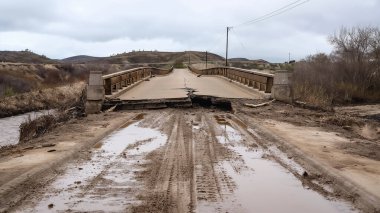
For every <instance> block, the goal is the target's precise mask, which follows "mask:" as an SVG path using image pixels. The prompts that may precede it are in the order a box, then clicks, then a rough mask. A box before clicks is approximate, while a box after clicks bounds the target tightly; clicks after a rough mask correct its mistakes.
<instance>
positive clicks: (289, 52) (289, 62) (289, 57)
mask: <svg viewBox="0 0 380 213" xmlns="http://www.w3.org/2000/svg"><path fill="white" fill-rule="evenodd" d="M288 64H290V52H289V60H288Z"/></svg>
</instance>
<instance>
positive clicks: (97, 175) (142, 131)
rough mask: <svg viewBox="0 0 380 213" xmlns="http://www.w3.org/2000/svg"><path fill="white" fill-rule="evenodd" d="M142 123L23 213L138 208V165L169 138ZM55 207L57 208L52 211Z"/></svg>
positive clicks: (114, 138) (102, 146) (113, 138)
mask: <svg viewBox="0 0 380 213" xmlns="http://www.w3.org/2000/svg"><path fill="white" fill-rule="evenodd" d="M138 125H139V122H137V123H134V124H131V125H130V126H128V127H126V128H123V129H120V130H119V131H117V132H115V133H113V134H112V135H110V136H109V137H107V138H105V139H104V140H103V141H101V142H100V143H98V144H97V145H96V146H95V147H94V149H93V150H92V156H91V159H89V160H88V161H85V162H81V163H73V164H72V165H69V169H67V170H66V171H65V173H64V174H63V175H62V176H61V177H58V178H57V179H56V180H55V181H54V182H53V183H52V184H51V185H50V186H49V187H46V188H45V190H46V191H47V192H44V193H43V195H42V198H41V197H40V198H36V199H38V200H34V201H32V203H34V204H33V205H32V206H24V207H22V208H21V209H20V210H19V212H24V211H26V210H27V211H28V212H57V211H58V212H60V211H61V212H66V211H74V212H78V211H79V212H83V211H86V212H87V211H100V212H102V211H104V210H105V209H107V211H109V212H124V211H125V209H126V208H127V207H128V206H130V205H131V204H136V202H138V201H137V199H136V198H135V194H136V193H134V190H137V188H138V187H142V186H141V184H143V183H139V182H138V181H136V180H135V172H136V171H138V168H137V164H139V163H143V161H144V157H145V155H146V154H147V153H149V152H151V151H153V150H155V149H157V148H159V147H160V146H162V145H164V144H165V143H166V141H167V136H166V135H164V134H162V133H161V132H159V131H158V130H155V129H150V128H143V127H139V126H138ZM50 204H53V205H54V206H53V208H48V206H49V205H50Z"/></svg>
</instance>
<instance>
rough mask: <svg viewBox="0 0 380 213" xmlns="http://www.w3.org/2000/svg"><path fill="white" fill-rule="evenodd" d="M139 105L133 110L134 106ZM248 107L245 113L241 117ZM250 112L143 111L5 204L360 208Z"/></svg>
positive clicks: (33, 207)
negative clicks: (282, 144) (271, 135)
mask: <svg viewBox="0 0 380 213" xmlns="http://www.w3.org/2000/svg"><path fill="white" fill-rule="evenodd" d="M134 112H136V111H134ZM241 116H244V118H245V119H242V118H241ZM250 116H252V115H248V114H244V113H235V114H234V113H230V112H224V111H219V110H216V109H186V110H183V109H165V110H157V111H140V112H139V113H138V114H137V113H136V116H135V117H134V118H133V119H131V120H130V121H129V122H127V123H126V124H125V125H124V126H123V127H121V128H120V129H118V130H116V131H115V132H113V133H112V134H110V135H109V136H107V137H106V138H104V139H103V140H101V141H100V142H98V143H96V144H95V145H94V146H93V147H92V148H90V149H88V150H85V151H83V152H81V154H80V156H79V157H77V158H75V160H71V161H68V162H67V163H66V164H64V165H62V166H60V167H57V168H55V172H54V173H52V174H50V175H48V176H46V177H45V178H44V179H43V180H41V181H45V182H44V185H43V187H40V188H36V189H34V190H33V193H30V194H29V195H28V196H26V197H25V198H24V199H22V200H21V201H20V202H18V203H16V204H15V205H14V206H13V207H12V208H10V209H8V210H9V211H10V212H358V211H359V210H357V209H356V208H354V205H353V204H352V203H351V202H350V201H349V200H348V199H347V197H346V196H343V194H337V193H336V192H335V190H334V185H333V183H331V182H328V181H323V179H321V178H317V177H313V175H312V172H311V171H310V170H306V169H305V167H304V166H302V165H300V164H298V163H297V162H296V161H294V160H293V157H292V156H290V155H288V154H287V153H285V152H283V151H281V150H280V148H281V147H278V146H276V145H274V144H273V143H270V142H269V141H270V139H268V137H267V136H266V133H263V132H261V130H260V128H257V126H258V125H259V124H257V123H256V124H253V123H252V121H251V120H250V119H247V117H248V118H249V117H250Z"/></svg>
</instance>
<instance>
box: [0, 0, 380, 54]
mask: <svg viewBox="0 0 380 213" xmlns="http://www.w3.org/2000/svg"><path fill="white" fill-rule="evenodd" d="M290 2H291V1H289V0H267V1H258V0H234V1H220V0H208V1H204V0H202V1H201V0H191V1H189V0H161V1H153V0H126V1H125V0H124V1H123V0H109V1H101V0H80V1H78V0H66V1H59V0H29V1H22V0H12V1H0V49H1V50H3V49H8V50H20V49H25V48H29V49H32V50H33V51H35V52H38V53H41V54H46V55H47V56H49V57H52V58H63V57H68V56H71V55H76V54H89V55H97V56H106V55H109V54H112V53H117V52H124V51H130V50H132V49H146V50H154V49H157V50H165V51H182V50H189V49H191V50H201V51H206V50H207V51H213V52H216V53H218V54H221V55H224V47H225V27H226V26H231V25H232V26H233V25H237V24H240V23H242V22H245V21H247V20H249V19H252V18H256V17H259V16H261V15H264V14H266V13H268V12H270V11H273V10H274V9H277V8H279V7H281V6H283V5H286V4H288V3H290ZM379 10H380V2H379V1H378V0H362V1H359V0H349V1H347V0H346V1H344V0H336V1H328V0H319V1H317V0H311V1H310V2H308V3H306V4H304V5H302V6H300V7H298V8H295V9H293V10H291V11H289V12H287V13H284V14H281V15H279V16H276V17H273V18H271V19H268V20H265V21H263V22H259V23H255V24H252V25H247V26H241V27H237V28H235V29H234V30H233V31H232V32H231V53H230V55H231V57H248V58H264V59H267V60H270V61H284V60H286V59H287V57H288V52H291V54H292V56H293V57H294V58H295V59H300V58H303V57H305V56H306V55H308V54H313V53H316V52H329V51H331V47H330V45H329V44H328V42H327V36H328V35H331V34H333V33H334V32H335V31H336V30H338V29H339V28H340V27H341V26H348V27H350V26H357V25H359V26H368V25H371V26H379V25H380V13H379V12H378V11H379Z"/></svg>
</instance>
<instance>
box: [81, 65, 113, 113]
mask: <svg viewBox="0 0 380 213" xmlns="http://www.w3.org/2000/svg"><path fill="white" fill-rule="evenodd" d="M106 82H107V81H106ZM108 88H110V87H108ZM104 93H105V91H104V85H103V79H102V72H101V71H91V72H90V76H89V81H88V85H87V101H86V113H87V114H93V113H98V112H100V111H101V109H102V104H103V100H104Z"/></svg>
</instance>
